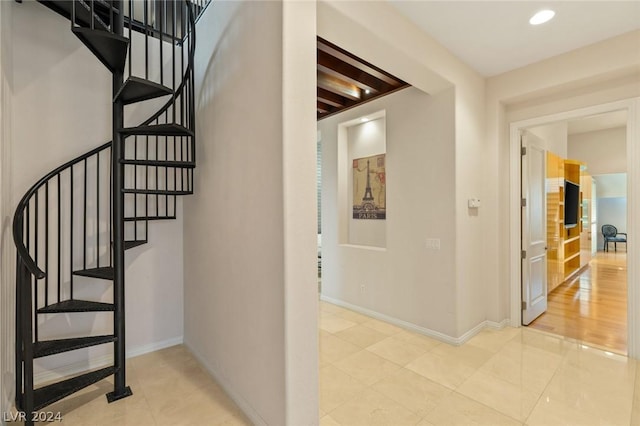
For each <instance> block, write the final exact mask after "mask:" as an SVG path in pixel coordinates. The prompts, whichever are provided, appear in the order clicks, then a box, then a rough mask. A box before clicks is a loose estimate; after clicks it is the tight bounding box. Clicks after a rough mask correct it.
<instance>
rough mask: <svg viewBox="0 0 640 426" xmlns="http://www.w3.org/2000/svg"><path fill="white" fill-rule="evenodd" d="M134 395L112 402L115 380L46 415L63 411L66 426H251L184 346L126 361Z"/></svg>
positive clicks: (48, 409)
mask: <svg viewBox="0 0 640 426" xmlns="http://www.w3.org/2000/svg"><path fill="white" fill-rule="evenodd" d="M127 382H128V383H129V385H130V386H131V388H132V389H133V395H132V396H130V397H128V398H125V399H122V400H120V401H116V402H114V403H112V404H108V403H107V399H106V398H105V394H106V393H107V392H110V391H111V390H112V389H113V381H112V378H109V379H105V380H103V381H101V382H98V383H96V384H95V385H93V386H90V387H88V388H86V389H84V390H82V391H81V392H79V393H76V394H74V395H72V396H70V397H68V398H66V399H64V400H62V401H60V402H58V403H56V404H53V405H50V406H49V407H46V408H45V409H43V410H42V411H44V412H53V413H56V412H60V413H61V415H62V422H60V423H57V422H56V423H37V424H38V425H49V426H51V425H64V426H107V425H109V426H114V425H118V426H154V425H167V426H169V425H171V426H176V425H185V426H186V425H194V426H195V425H199V426H202V425H207V426H208V425H211V426H241V425H242V426H245V425H251V422H249V420H248V419H246V417H245V416H244V415H243V414H242V413H241V412H240V410H239V409H238V407H237V406H236V405H235V404H234V402H233V401H232V400H231V399H230V398H229V397H228V396H227V395H226V394H225V393H224V391H223V390H222V389H221V388H220V387H219V386H218V385H217V384H216V383H215V381H214V380H213V379H212V378H211V376H210V375H209V374H208V373H207V372H206V370H205V369H204V368H203V367H202V366H201V365H200V363H199V362H198V361H197V360H196V359H195V358H194V357H193V356H192V355H191V353H190V352H189V351H188V350H187V349H186V348H185V347H184V346H182V345H180V346H173V347H171V348H167V349H163V350H160V351H157V352H152V353H149V354H146V355H142V356H139V357H135V358H131V359H130V360H128V361H127Z"/></svg>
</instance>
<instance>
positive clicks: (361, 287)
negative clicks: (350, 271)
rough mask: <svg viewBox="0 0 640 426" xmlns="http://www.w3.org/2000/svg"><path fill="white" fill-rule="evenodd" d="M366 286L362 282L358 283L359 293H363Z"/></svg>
mask: <svg viewBox="0 0 640 426" xmlns="http://www.w3.org/2000/svg"><path fill="white" fill-rule="evenodd" d="M365 289H366V286H365V285H364V284H360V293H364V291H365Z"/></svg>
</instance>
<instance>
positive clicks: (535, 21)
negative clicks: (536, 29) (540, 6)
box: [529, 9, 556, 25]
mask: <svg viewBox="0 0 640 426" xmlns="http://www.w3.org/2000/svg"><path fill="white" fill-rule="evenodd" d="M555 15H556V13H555V12H554V11H553V10H549V9H547V10H541V11H540V12H538V13H536V14H535V15H533V16H532V17H531V19H529V23H530V24H531V25H540V24H544V23H545V22H547V21H550V20H551V19H552V18H553V17H554V16H555Z"/></svg>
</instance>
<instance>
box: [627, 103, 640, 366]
mask: <svg viewBox="0 0 640 426" xmlns="http://www.w3.org/2000/svg"><path fill="white" fill-rule="evenodd" d="M639 123H640V98H636V99H635V100H634V101H632V102H630V105H629V107H628V110H627V200H628V201H627V234H628V235H629V239H630V241H631V246H630V247H628V248H627V332H628V336H627V342H628V343H627V353H628V356H629V357H631V358H635V359H640V339H639V338H637V337H636V336H638V333H640V288H639V287H638V282H639V281H638V280H640V276H639V274H640V270H639V269H638V266H639V265H640V250H638V245H637V244H635V243H634V242H636V241H640V229H639V228H638V226H637V225H638V224H637V220H636V219H637V218H638V217H639V215H640V167H638V164H639V163H640V125H639Z"/></svg>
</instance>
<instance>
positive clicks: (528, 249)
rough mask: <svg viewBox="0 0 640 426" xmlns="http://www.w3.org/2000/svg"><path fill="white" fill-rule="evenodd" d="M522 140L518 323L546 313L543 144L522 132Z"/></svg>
mask: <svg viewBox="0 0 640 426" xmlns="http://www.w3.org/2000/svg"><path fill="white" fill-rule="evenodd" d="M521 141H522V147H523V150H522V153H523V155H522V324H523V325H527V324H529V323H531V322H532V321H533V320H534V319H536V318H537V317H539V316H540V315H541V314H542V313H543V312H544V311H546V310H547V215H546V211H547V196H546V190H545V185H546V176H547V173H546V152H545V150H544V148H543V146H544V142H543V141H542V140H541V139H540V138H538V137H536V136H535V135H533V134H531V133H529V132H526V131H524V132H523V133H522V137H521Z"/></svg>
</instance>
